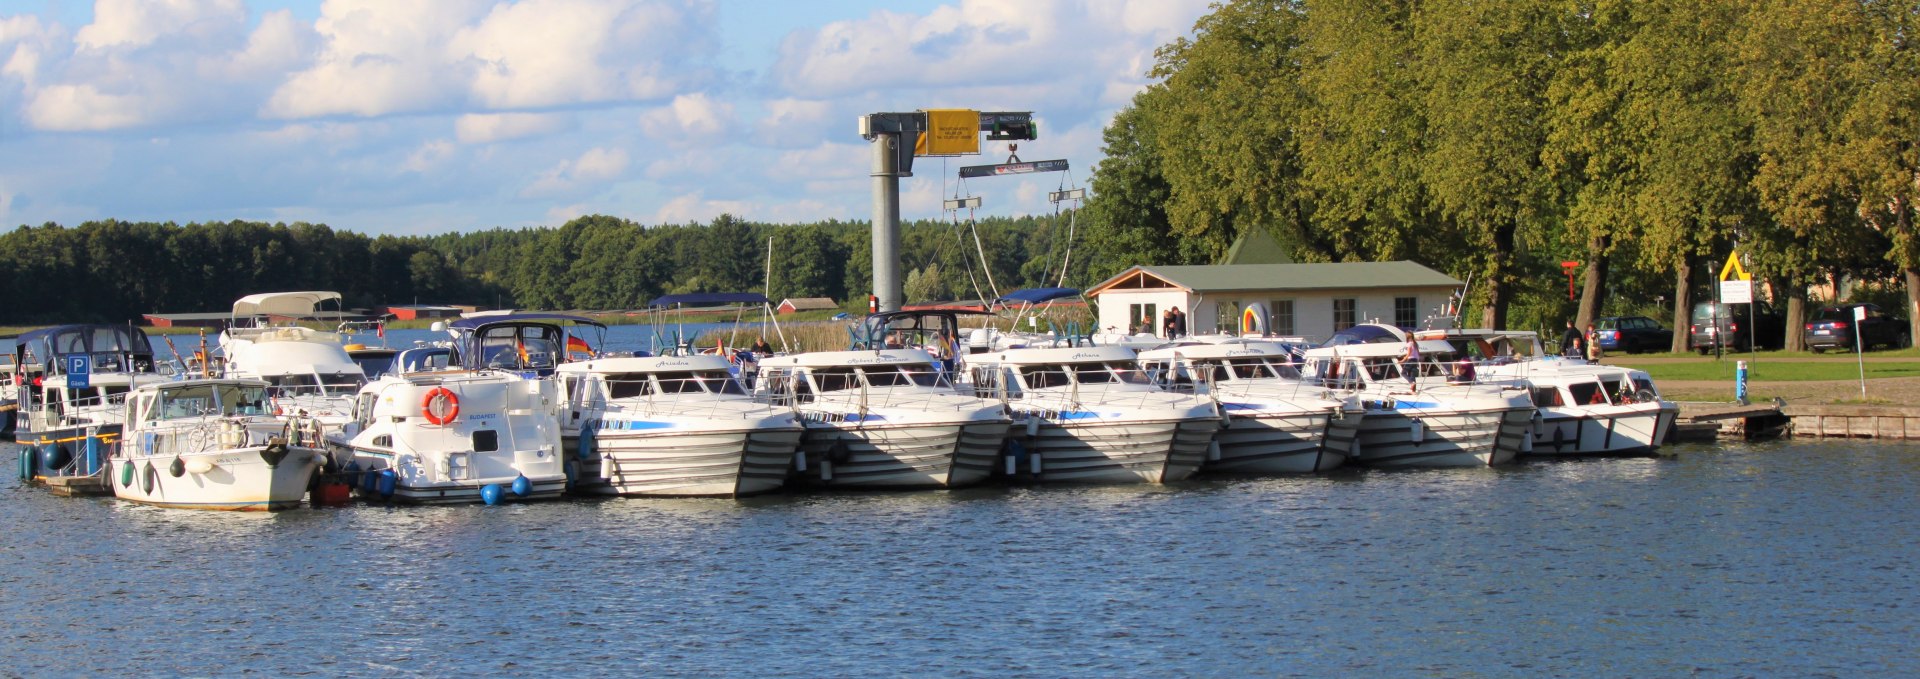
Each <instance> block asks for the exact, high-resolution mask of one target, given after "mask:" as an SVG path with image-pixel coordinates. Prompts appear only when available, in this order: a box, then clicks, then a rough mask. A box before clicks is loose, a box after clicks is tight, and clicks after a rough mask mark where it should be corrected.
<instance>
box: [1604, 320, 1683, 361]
mask: <svg viewBox="0 0 1920 679" xmlns="http://www.w3.org/2000/svg"><path fill="white" fill-rule="evenodd" d="M1593 326H1594V331H1595V333H1596V334H1598V335H1599V336H1600V339H1599V342H1600V348H1601V349H1602V350H1605V351H1620V352H1626V353H1634V352H1638V351H1666V350H1667V348H1668V347H1671V346H1673V331H1672V330H1668V329H1666V328H1663V327H1660V322H1659V321H1656V320H1653V319H1651V318H1647V317H1646V316H1606V317H1603V318H1600V319H1599V320H1596V321H1594V322H1593Z"/></svg>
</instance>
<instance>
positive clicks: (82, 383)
mask: <svg viewBox="0 0 1920 679" xmlns="http://www.w3.org/2000/svg"><path fill="white" fill-rule="evenodd" d="M92 375H93V357H92V356H68V357H67V387H68V388H79V389H85V388H87V387H91V386H93V383H92V381H91V380H89V379H88V378H89V377H91V376H92Z"/></svg>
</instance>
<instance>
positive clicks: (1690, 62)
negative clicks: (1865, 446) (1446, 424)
mask: <svg viewBox="0 0 1920 679" xmlns="http://www.w3.org/2000/svg"><path fill="white" fill-rule="evenodd" d="M1916 18H1920V5H1916V4H1914V3H1912V2H1882V1H1878V0H1758V1H1756V2H1726V1H1720V0H1708V1H1706V2H1700V1H1699V0H1617V1H1616V0H1601V1H1587V2H1562V1H1548V0H1508V1H1503V2H1476V1H1470V0H1432V1H1416V0H1397V1H1395V0H1389V1H1386V2H1354V3H1308V2H1304V1H1300V0H1282V1H1275V0H1264V1H1250V0H1233V1H1230V2H1224V3H1222V4H1220V5H1216V6H1215V8H1214V9H1213V11H1212V12H1211V13H1209V14H1208V15H1207V16H1205V17H1203V18H1202V19H1201V20H1200V21H1199V22H1198V24H1197V25H1196V27H1195V32H1194V34H1193V37H1192V38H1190V39H1180V40H1176V41H1174V42H1173V43H1171V44H1168V45H1166V46H1164V47H1162V48H1161V49H1160V50H1159V51H1158V53H1157V62H1156V65H1155V66H1154V68H1153V70H1152V72H1151V75H1152V76H1153V77H1154V78H1155V82H1154V84H1153V85H1152V86H1150V87H1149V88H1147V89H1146V90H1145V91H1144V92H1142V93H1141V94H1139V95H1138V96H1137V97H1135V99H1134V100H1133V102H1132V104H1131V105H1130V106H1129V107H1127V108H1126V109H1125V110H1123V111H1122V112H1121V113H1120V114H1119V115H1118V116H1117V117H1116V119H1115V120H1114V122H1113V124H1112V125H1111V126H1110V127H1109V128H1108V129H1107V130H1106V133H1105V143H1106V149H1105V150H1106V153H1107V158H1106V160H1105V161H1103V162H1102V163H1101V165H1100V167H1099V169H1098V171H1097V172H1096V174H1095V175H1094V178H1093V180H1092V187H1093V189H1094V193H1095V194H1096V197H1095V198H1094V199H1093V200H1092V202H1091V203H1090V204H1089V206H1088V216H1089V219H1088V222H1089V223H1090V224H1092V225H1093V226H1094V231H1095V232H1096V234H1097V235H1095V236H1094V237H1095V238H1096V239H1097V240H1100V241H1102V242H1104V243H1106V244H1108V245H1124V246H1125V248H1123V249H1122V251H1124V249H1127V248H1130V249H1133V250H1134V251H1136V252H1158V253H1163V254H1165V255H1166V256H1167V258H1168V259H1169V260H1170V261H1168V262H1163V263H1192V262H1205V261H1209V260H1211V259H1213V258H1216V257H1217V256H1218V255H1219V254H1221V253H1222V252H1223V251H1224V250H1225V249H1226V248H1227V247H1228V245H1229V244H1231V243H1232V242H1233V240H1234V239H1235V238H1236V237H1238V236H1239V235H1240V234H1242V233H1245V232H1247V231H1249V230H1253V229H1266V230H1268V231H1269V232H1271V233H1272V234H1274V235H1275V236H1276V237H1277V238H1278V239H1280V241H1281V242H1282V243H1283V244H1286V245H1287V246H1288V247H1290V248H1291V249H1292V250H1293V252H1294V255H1295V257H1296V258H1297V259H1300V260H1302V261H1341V260H1392V259H1413V260H1417V261H1421V262H1423V263H1426V264H1428V265H1430V266H1434V267H1436V268H1439V269H1442V270H1445V271H1448V272H1449V273H1452V274H1453V275H1455V276H1456V277H1459V278H1462V279H1468V278H1469V277H1470V278H1471V283H1472V288H1473V289H1472V291H1471V297H1470V298H1471V300H1472V303H1473V305H1474V307H1475V308H1476V310H1477V312H1478V313H1477V314H1476V315H1477V318H1470V319H1469V322H1475V321H1477V322H1478V323H1480V324H1483V325H1485V326H1488V327H1508V326H1520V327H1535V328H1539V327H1555V326H1557V325H1558V322H1559V320H1561V319H1569V318H1573V317H1576V316H1577V318H1578V319H1579V322H1581V323H1582V324H1584V323H1585V322H1587V321H1588V320H1589V319H1591V318H1593V317H1594V316H1596V315H1598V314H1600V313H1602V310H1603V309H1604V310H1615V311H1633V310H1639V309H1643V308H1646V307H1648V306H1651V305H1652V303H1653V302H1655V301H1656V300H1660V301H1662V302H1663V303H1662V304H1661V306H1663V307H1667V308H1670V309H1671V311H1672V314H1673V316H1672V317H1673V322H1674V325H1675V327H1676V328H1677V329H1684V328H1685V327H1686V325H1687V321H1688V318H1687V313H1688V310H1689V307H1690V303H1691V302H1693V301H1697V300H1700V299H1702V297H1701V294H1702V293H1703V292H1705V291H1707V290H1709V289H1710V288H1709V287H1708V286H1709V284H1710V282H1711V281H1712V280H1713V278H1714V277H1713V275H1712V274H1714V273H1717V272H1718V269H1719V263H1720V262H1721V261H1722V260H1724V259H1725V257H1726V256H1727V254H1728V253H1729V252H1731V251H1736V250H1737V251H1738V252H1740V253H1742V255H1743V257H1745V258H1746V259H1747V260H1748V262H1749V268H1750V269H1751V270H1754V271H1755V272H1756V276H1757V277H1758V278H1760V279H1761V280H1762V282H1765V283H1767V284H1769V287H1770V288H1771V289H1772V290H1773V291H1775V294H1776V295H1779V296H1782V297H1784V298H1785V299H1784V302H1785V303H1784V307H1785V309H1786V313H1787V315H1788V318H1787V321H1788V324H1787V328H1788V329H1789V332H1788V337H1787V341H1788V343H1789V344H1788V346H1789V348H1798V347H1797V345H1798V344H1799V341H1800V333H1799V332H1797V330H1798V329H1799V328H1800V325H1801V322H1802V319H1803V317H1804V314H1805V312H1806V304H1807V302H1808V293H1807V290H1808V286H1809V285H1812V284H1817V283H1823V282H1833V281H1837V280H1838V279H1839V277H1840V276H1842V275H1846V276H1851V277H1854V278H1856V279H1865V280H1885V279H1904V281H1905V283H1906V286H1905V287H1906V293H1907V299H1906V304H1905V306H1906V308H1907V316H1908V318H1909V319H1911V320H1913V321H1914V322H1915V325H1916V327H1915V329H1914V330H1915V332H1914V334H1915V336H1920V313H1915V312H1916V311H1920V306H1916V299H1917V298H1916V297H1915V295H1916V294H1920V238H1916V232H1915V226H1914V219H1913V218H1914V209H1915V207H1914V199H1915V193H1916V191H1917V190H1920V58H1917V55H1916V51H1915V46H1914V44H1913V36H1914V35H1915V30H1914V29H1915V28H1916ZM1562 261H1578V262H1581V263H1582V267H1581V269H1580V270H1579V271H1580V274H1581V275H1582V276H1583V277H1584V280H1583V281H1582V283H1583V285H1582V287H1583V293H1582V294H1581V296H1580V301H1579V302H1578V303H1577V305H1576V304H1575V303H1573V302H1569V301H1568V300H1567V299H1566V294H1565V289H1564V288H1565V285H1566V280H1565V278H1563V277H1562V275H1561V268H1560V263H1561V262H1562ZM1756 287H1759V286H1756ZM1775 301H1776V303H1778V302H1781V301H1782V300H1778V299H1776V300H1775ZM1678 335H1680V336H1681V337H1680V338H1678V339H1676V349H1679V348H1681V347H1680V346H1679V343H1680V342H1683V341H1684V335H1685V333H1684V332H1682V333H1678Z"/></svg>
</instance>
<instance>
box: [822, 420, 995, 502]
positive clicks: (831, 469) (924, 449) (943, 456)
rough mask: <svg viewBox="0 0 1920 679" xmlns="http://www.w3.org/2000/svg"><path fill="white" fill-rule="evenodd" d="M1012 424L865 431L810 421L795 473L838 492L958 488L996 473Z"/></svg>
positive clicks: (956, 424)
mask: <svg viewBox="0 0 1920 679" xmlns="http://www.w3.org/2000/svg"><path fill="white" fill-rule="evenodd" d="M1007 427H1008V423H1007V421H1006V420H974V421H968V422H945V423H912V424H899V425H886V426H871V425H868V426H861V425H860V423H857V422H844V421H842V422H820V421H814V420H809V421H807V433H806V436H805V437H804V438H803V439H802V441H801V450H802V451H803V453H804V455H803V457H801V458H799V459H796V460H795V471H796V472H797V474H798V475H799V477H800V479H801V480H802V481H803V482H804V483H807V484H810V485H820V486H827V487H836V488H903V489H904V488H958V487H962V486H969V485H973V484H976V483H979V482H981V481H985V480H986V479H987V478H988V477H989V476H991V475H992V474H993V467H994V463H995V462H996V461H997V460H998V458H999V456H1000V447H1001V444H1002V442H1004V441H1005V440H1006V436H1007Z"/></svg>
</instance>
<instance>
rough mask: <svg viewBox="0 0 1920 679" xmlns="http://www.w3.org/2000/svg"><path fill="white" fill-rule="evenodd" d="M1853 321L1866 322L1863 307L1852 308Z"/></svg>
mask: <svg viewBox="0 0 1920 679" xmlns="http://www.w3.org/2000/svg"><path fill="white" fill-rule="evenodd" d="M1853 320H1856V321H1864V320H1867V307H1865V306H1857V307H1854V308H1853Z"/></svg>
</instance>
